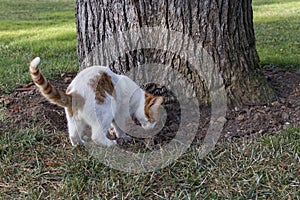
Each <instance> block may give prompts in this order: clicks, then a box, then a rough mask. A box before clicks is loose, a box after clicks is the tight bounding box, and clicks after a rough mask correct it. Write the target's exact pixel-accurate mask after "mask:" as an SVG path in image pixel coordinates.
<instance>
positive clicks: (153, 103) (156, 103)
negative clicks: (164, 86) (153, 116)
mask: <svg viewBox="0 0 300 200" xmlns="http://www.w3.org/2000/svg"><path fill="white" fill-rule="evenodd" d="M163 102H164V98H163V97H154V98H153V99H152V100H151V102H150V109H157V108H158V107H159V106H160V105H161V104H162V103H163Z"/></svg>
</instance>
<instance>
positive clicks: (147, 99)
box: [144, 92, 155, 122]
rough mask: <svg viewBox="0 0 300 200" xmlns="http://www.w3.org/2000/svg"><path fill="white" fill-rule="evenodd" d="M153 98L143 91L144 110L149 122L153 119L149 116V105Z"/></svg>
mask: <svg viewBox="0 0 300 200" xmlns="http://www.w3.org/2000/svg"><path fill="white" fill-rule="evenodd" d="M154 99H155V97H154V96H153V95H152V94H150V93H148V92H145V106H144V112H145V115H146V117H147V118H148V120H149V121H150V122H152V121H154V119H152V117H151V110H150V107H151V106H152V104H153V101H154Z"/></svg>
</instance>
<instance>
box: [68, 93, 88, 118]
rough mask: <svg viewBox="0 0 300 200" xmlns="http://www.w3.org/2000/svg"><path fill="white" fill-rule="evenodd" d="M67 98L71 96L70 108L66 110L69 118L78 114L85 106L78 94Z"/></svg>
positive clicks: (83, 100)
mask: <svg viewBox="0 0 300 200" xmlns="http://www.w3.org/2000/svg"><path fill="white" fill-rule="evenodd" d="M67 96H71V97H72V106H69V107H68V108H67V112H68V113H69V115H70V116H71V117H73V116H74V115H77V114H78V111H79V110H82V109H83V106H84V104H85V99H84V98H83V97H82V96H81V95H80V94H78V93H76V92H74V93H72V94H70V95H67Z"/></svg>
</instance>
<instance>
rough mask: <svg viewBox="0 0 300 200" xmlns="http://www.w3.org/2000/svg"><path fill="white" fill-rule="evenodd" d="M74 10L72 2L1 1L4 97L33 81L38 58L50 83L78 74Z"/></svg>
mask: <svg viewBox="0 0 300 200" xmlns="http://www.w3.org/2000/svg"><path fill="white" fill-rule="evenodd" d="M74 7H75V3H74V2H73V1H72V0H61V1H50V0H48V1H46V0H42V1H35V0H26V1H24V0H14V1H10V0H0V93H1V91H2V92H5V93H8V92H11V91H12V89H13V88H15V87H16V86H17V85H18V84H22V83H26V82H29V81H30V76H29V74H28V65H29V62H30V60H32V59H33V58H34V57H36V56H40V57H41V58H42V68H43V72H44V73H45V74H46V76H47V77H49V78H50V79H51V78H54V77H56V76H57V75H58V74H60V73H61V72H66V71H68V70H72V71H77V70H78V64H77V53H76V42H77V40H76V26H75V14H74V13H75V12H74V9H75V8H74Z"/></svg>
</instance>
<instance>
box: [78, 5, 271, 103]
mask: <svg viewBox="0 0 300 200" xmlns="http://www.w3.org/2000/svg"><path fill="white" fill-rule="evenodd" d="M251 3H252V1H251V0H230V1H229V0H199V1H196V0H191V1H190V0H131V1H129V0H128V1H123V0H114V1H112V0H76V5H77V6H76V19H77V37H78V56H79V63H80V64H82V61H83V60H84V59H85V58H86V57H87V56H88V54H89V53H90V52H91V51H92V49H93V48H94V47H95V46H97V45H99V44H100V45H101V44H102V43H103V41H104V40H106V39H107V38H109V37H111V36H113V34H115V33H117V32H124V31H128V30H131V29H137V28H140V27H164V28H166V29H169V30H173V31H178V32H181V33H183V34H184V35H188V36H189V37H191V38H192V39H193V40H194V41H196V42H197V43H198V44H200V45H201V46H202V47H203V48H204V49H205V50H206V51H207V52H208V53H209V54H210V55H211V56H212V58H213V60H214V62H215V64H216V66H217V69H218V70H219V71H220V73H221V75H222V77H223V79H224V85H225V89H226V92H227V97H228V99H229V100H230V101H229V103H230V104H231V105H253V104H265V103H268V102H270V101H271V100H272V99H273V98H274V97H275V94H274V93H273V91H272V89H271V88H270V87H269V85H268V83H267V82H266V80H265V77H264V76H263V74H262V73H261V72H260V68H259V64H258V62H259V58H258V55H257V52H256V49H255V37H254V30H253V15H252V6H251ZM182 39H183V40H184V38H182ZM177 42H183V41H177ZM117 50H118V49H117ZM106 53H108V54H109V52H106ZM96 60H97V59H96ZM102 60H103V59H102ZM104 60H105V59H104ZM146 63H157V64H163V65H166V66H167V67H166V68H168V67H170V68H172V69H176V70H178V71H179V72H180V73H183V74H185V75H186V77H188V79H189V81H190V83H192V84H193V87H194V88H195V90H196V93H197V95H198V96H199V97H200V98H201V99H205V100H207V99H208V96H209V95H208V92H207V85H206V83H205V81H204V80H203V79H201V77H200V75H199V74H198V73H196V72H195V71H193V68H192V67H191V66H190V63H189V62H188V61H187V60H184V59H182V58H181V57H180V56H178V55H177V54H176V53H174V52H170V51H167V50H161V49H159V50H158V49H153V48H152V49H139V50H134V51H130V52H127V53H126V54H124V56H122V57H119V58H118V59H117V60H115V61H114V62H113V63H103V62H101V64H106V65H109V66H110V67H111V69H113V70H114V71H116V72H119V73H124V72H126V71H128V70H129V69H134V68H136V67H137V66H138V65H142V64H146ZM89 64H98V63H97V61H93V62H92V63H89ZM85 67H86V65H82V67H81V68H82V69H83V68H85ZM162 73H164V72H162ZM174 81H176V79H174Z"/></svg>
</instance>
